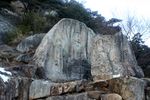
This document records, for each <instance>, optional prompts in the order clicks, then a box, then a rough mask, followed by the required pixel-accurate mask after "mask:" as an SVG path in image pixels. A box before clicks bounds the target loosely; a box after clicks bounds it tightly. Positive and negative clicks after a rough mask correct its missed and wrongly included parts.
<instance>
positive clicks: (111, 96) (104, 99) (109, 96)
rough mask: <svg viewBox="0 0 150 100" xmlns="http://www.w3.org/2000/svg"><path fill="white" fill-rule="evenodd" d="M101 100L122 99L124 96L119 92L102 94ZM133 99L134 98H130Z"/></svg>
mask: <svg viewBox="0 0 150 100" xmlns="http://www.w3.org/2000/svg"><path fill="white" fill-rule="evenodd" d="M101 100H122V97H121V96H120V95H118V94H114V93H113V94H104V95H102V96H101ZM130 100H132V99H130Z"/></svg>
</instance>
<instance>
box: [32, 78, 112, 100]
mask: <svg viewBox="0 0 150 100" xmlns="http://www.w3.org/2000/svg"><path fill="white" fill-rule="evenodd" d="M39 87H40V88H39ZM106 88H107V89H106ZM84 91H91V92H88V95H89V97H91V98H92V97H93V99H95V98H96V97H95V98H94V96H95V95H100V94H103V93H109V91H108V83H107V82H105V81H99V82H88V81H85V80H80V81H72V82H65V83H54V82H51V81H46V80H34V81H33V82H32V83H31V86H30V92H29V94H30V99H37V98H46V97H50V96H59V95H65V94H69V93H80V92H84ZM94 91H95V92H94ZM96 91H97V92H96ZM98 91H99V92H98ZM92 93H95V95H93V96H92ZM98 93H99V94H98ZM97 98H98V96H97Z"/></svg>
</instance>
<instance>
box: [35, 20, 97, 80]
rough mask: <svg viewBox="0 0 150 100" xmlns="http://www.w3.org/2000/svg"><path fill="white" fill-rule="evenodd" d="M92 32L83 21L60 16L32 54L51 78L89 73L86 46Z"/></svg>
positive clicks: (88, 57) (77, 77)
mask: <svg viewBox="0 0 150 100" xmlns="http://www.w3.org/2000/svg"><path fill="white" fill-rule="evenodd" d="M94 35H95V34H94V32H93V31H92V30H91V29H89V28H88V27H87V26H86V25H85V24H84V23H81V22H79V21H77V20H73V19H62V20H61V21H60V22H58V23H57V24H56V25H55V26H54V27H53V28H52V29H51V30H50V31H49V32H48V33H47V34H46V35H45V37H44V38H43V40H42V42H41V44H40V45H39V47H38V48H37V50H36V53H35V55H34V61H35V64H37V65H38V66H39V67H43V68H44V70H45V75H46V77H47V78H48V79H51V80H53V81H69V80H77V79H83V78H89V77H90V58H91V57H90V55H91V54H90V49H91V39H92V37H93V36H94Z"/></svg>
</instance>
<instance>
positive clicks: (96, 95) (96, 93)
mask: <svg viewBox="0 0 150 100" xmlns="http://www.w3.org/2000/svg"><path fill="white" fill-rule="evenodd" d="M103 93H104V92H103V91H88V92H87V94H88V96H89V97H90V98H92V99H96V100H100V96H101V95H102V94H103Z"/></svg>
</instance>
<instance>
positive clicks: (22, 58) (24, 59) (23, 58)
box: [16, 54, 32, 63]
mask: <svg viewBox="0 0 150 100" xmlns="http://www.w3.org/2000/svg"><path fill="white" fill-rule="evenodd" d="M31 59H32V57H31V56H30V55H28V54H20V55H19V56H18V57H17V58H16V61H18V62H23V63H29V62H30V61H31Z"/></svg>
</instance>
